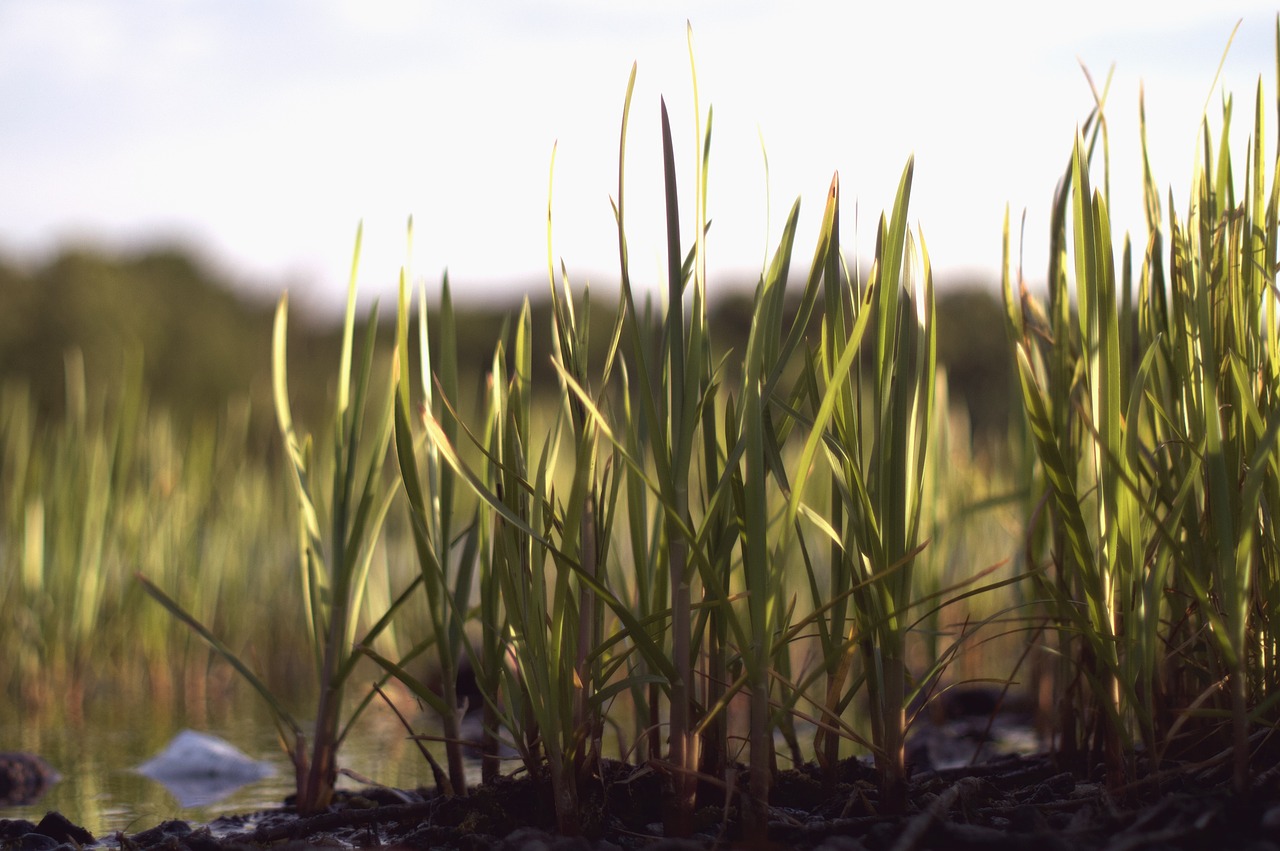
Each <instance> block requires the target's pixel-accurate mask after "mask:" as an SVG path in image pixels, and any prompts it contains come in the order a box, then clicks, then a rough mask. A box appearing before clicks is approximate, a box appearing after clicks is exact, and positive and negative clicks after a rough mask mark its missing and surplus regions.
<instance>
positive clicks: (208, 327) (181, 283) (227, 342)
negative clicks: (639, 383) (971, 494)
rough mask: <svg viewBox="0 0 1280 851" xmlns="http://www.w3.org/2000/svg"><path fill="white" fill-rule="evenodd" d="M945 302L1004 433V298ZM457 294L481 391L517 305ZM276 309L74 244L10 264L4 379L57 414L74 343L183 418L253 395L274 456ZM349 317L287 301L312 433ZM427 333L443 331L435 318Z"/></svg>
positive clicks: (187, 260) (718, 319)
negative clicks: (35, 262) (31, 263)
mask: <svg viewBox="0 0 1280 851" xmlns="http://www.w3.org/2000/svg"><path fill="white" fill-rule="evenodd" d="M429 289H432V290H433V289H435V288H430V287H429ZM721 289H722V290H724V291H727V292H728V293H729V294H727V295H724V296H722V297H720V298H718V299H716V300H715V301H714V302H713V303H712V305H711V307H710V308H709V309H710V311H711V313H712V316H711V324H712V327H713V328H715V329H716V332H717V334H718V337H717V341H716V342H717V345H719V346H721V347H724V348H732V349H733V350H735V351H739V352H741V351H743V350H744V349H745V346H746V340H747V333H748V331H749V322H750V310H751V296H750V287H749V286H745V285H743V286H732V287H730V286H725V287H722V288H721ZM533 291H534V292H535V293H538V296H537V297H536V300H534V301H533V303H532V311H533V324H534V328H535V329H549V328H550V327H551V313H550V307H549V304H548V302H547V300H546V299H545V298H544V297H542V296H543V294H544V293H545V290H540V289H536V288H535V289H534V290H533ZM606 294H610V290H609V288H608V287H607V286H597V287H594V288H593V298H594V299H595V304H594V305H593V307H592V331H591V335H592V340H593V342H594V343H595V344H598V345H600V346H601V347H603V346H604V344H605V343H606V342H607V341H608V337H609V332H610V330H611V323H612V321H613V317H614V310H613V305H612V304H611V303H610V297H611V296H606ZM937 298H938V314H937V315H938V361H939V363H940V364H941V365H943V366H945V367H946V369H947V373H948V376H949V379H950V386H951V395H952V400H953V402H955V403H959V404H967V406H968V408H969V412H970V416H971V419H972V423H973V427H974V432H975V436H977V437H978V438H980V439H981V438H983V437H987V436H994V437H996V438H997V439H999V436H1000V435H1001V434H1002V433H1003V432H1004V431H1005V429H1007V427H1008V417H1009V399H1010V392H1009V391H1010V387H1011V383H1010V382H1011V380H1012V373H1011V371H1010V363H1009V360H1010V359H1009V356H1008V351H1007V343H1006V340H1005V335H1004V331H1003V326H1002V324H1001V323H1002V318H1001V308H1000V304H999V301H998V298H997V296H996V294H995V292H994V289H993V288H992V287H990V286H983V285H980V284H978V283H976V282H974V283H970V284H967V285H963V284H951V285H946V286H940V287H939V290H938V296H937ZM455 299H456V301H457V306H456V310H457V326H458V343H459V348H460V354H461V361H462V363H461V368H462V369H463V371H464V373H463V376H462V381H463V385H464V386H468V385H469V386H472V387H478V386H479V383H480V382H481V381H482V380H483V376H484V374H485V372H486V371H487V370H488V368H489V366H490V363H491V361H492V357H493V347H494V344H495V343H496V342H497V340H498V338H499V335H500V334H501V333H502V329H503V328H504V326H505V324H506V323H507V322H508V320H509V318H510V317H512V316H513V315H514V314H515V313H516V312H517V310H518V308H519V304H518V303H515V302H514V301H513V302H512V303H510V304H502V305H494V304H492V303H484V304H478V303H474V302H470V301H468V300H467V299H466V298H465V294H460V293H457V292H455ZM274 308H275V305H274V298H270V297H259V298H253V297H250V296H248V295H246V294H245V293H244V292H243V290H241V291H239V292H237V291H236V290H235V289H233V287H232V286H231V285H230V282H229V281H227V280H226V279H225V277H224V276H221V275H219V274H218V273H217V272H215V271H214V270H212V269H211V268H210V267H209V266H208V265H207V264H203V263H202V262H200V261H199V260H197V259H196V258H195V256H194V255H193V254H191V253H189V252H186V251H184V250H183V249H182V248H179V247H163V248H154V249H150V250H147V251H142V252H136V253H103V252H96V251H89V250H84V249H68V250H66V251H64V252H62V253H60V254H58V255H57V256H55V257H53V258H52V259H51V260H49V261H47V262H46V263H44V264H43V265H39V266H36V267H30V268H23V267H19V266H18V265H16V264H13V263H7V262H4V261H3V260H0V382H3V383H5V384H14V383H18V384H21V385H25V386H26V387H27V388H28V389H29V392H30V393H31V394H32V397H33V398H34V400H35V401H36V404H37V407H38V410H39V411H40V412H41V414H42V415H44V416H46V417H53V418H56V417H59V416H61V414H62V413H63V411H64V408H65V370H66V366H65V359H66V356H67V354H68V353H69V352H75V351H78V352H79V353H81V354H82V355H83V359H84V363H85V376H86V379H87V386H88V388H89V391H90V397H91V398H94V397H95V396H97V395H99V394H102V395H104V396H110V393H111V390H112V388H113V387H116V386H118V385H119V383H120V382H121V381H122V380H124V379H126V378H133V379H141V382H142V386H143V387H144V388H146V391H147V393H148V394H149V403H150V404H151V405H152V406H153V407H161V408H165V409H167V410H168V411H169V412H170V414H171V415H172V416H173V417H174V419H175V420H176V422H177V423H179V424H182V423H184V422H186V423H189V422H191V420H192V419H193V418H209V417H219V416H222V415H223V414H224V413H225V412H226V410H227V406H228V405H230V404H245V403H246V402H247V403H248V405H249V407H250V411H251V415H250V421H251V428H252V433H253V436H254V439H255V441H258V442H260V444H259V445H261V446H262V447H263V448H264V450H269V449H270V447H271V445H272V443H273V441H274V440H275V420H274V412H273V408H272V404H271V324H272V314H273V311H274ZM380 318H381V320H382V322H383V323H391V322H393V321H394V304H393V303H387V304H384V305H383V306H382V309H381V312H380ZM362 319H363V316H362ZM339 322H340V319H339V317H336V316H325V317H318V316H316V315H314V314H307V313H305V312H303V311H300V310H299V309H298V307H297V305H291V315H290V320H289V332H290V338H289V389H290V394H291V397H292V399H293V404H294V412H295V415H296V416H297V417H298V418H299V419H300V420H302V421H303V422H305V423H306V424H307V425H308V426H310V427H312V428H314V427H316V426H318V425H319V423H318V418H319V417H320V415H321V412H322V411H323V410H324V409H325V400H326V398H327V397H328V395H329V394H330V393H331V392H332V387H331V384H332V381H333V373H334V372H335V371H336V366H337V361H338V351H339V344H340V340H341V328H340V327H339ZM431 332H432V333H433V334H438V331H437V329H436V327H435V322H434V317H432V325H431ZM392 336H393V335H392V333H391V331H390V329H385V330H384V331H383V332H382V333H381V334H380V341H381V346H382V356H383V357H386V356H387V355H388V354H389V348H388V347H389V341H390V340H391V338H392ZM436 339H438V336H437V337H436ZM552 344H553V342H552V335H551V334H550V333H549V331H548V332H547V333H536V334H535V335H534V346H535V351H534V362H535V363H536V364H542V365H543V369H544V370H545V372H544V374H542V375H539V376H535V386H543V387H547V386H551V387H554V386H555V383H554V382H555V377H554V374H553V372H552V370H551V368H550V366H549V363H550V360H549V359H550V353H551V345H552ZM730 362H731V361H730ZM468 366H470V367H472V368H473V369H472V372H471V375H470V376H467V375H466V370H467V367H468ZM139 373H140V374H139Z"/></svg>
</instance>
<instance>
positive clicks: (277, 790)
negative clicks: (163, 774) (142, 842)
mask: <svg viewBox="0 0 1280 851" xmlns="http://www.w3.org/2000/svg"><path fill="white" fill-rule="evenodd" d="M130 709H133V710H136V711H125V710H124V709H122V708H120V707H114V708H107V709H104V710H99V711H94V712H90V711H89V710H86V717H85V718H84V719H83V722H82V723H79V722H77V723H74V724H68V723H66V722H58V721H53V720H51V719H47V718H46V719H33V718H30V717H27V718H24V719H22V720H21V721H14V722H10V723H7V724H0V750H24V751H29V752H33V753H38V754H40V755H41V756H42V757H44V759H45V760H46V761H47V762H49V764H50V765H52V766H53V767H54V768H55V769H56V770H57V771H58V773H59V775H61V779H59V780H58V782H56V783H55V784H54V785H53V786H51V787H50V788H49V790H48V791H47V792H46V793H45V794H44V796H43V797H42V798H41V799H40V800H39V801H37V802H36V803H34V804H32V805H29V806H14V807H0V818H9V819H17V818H23V819H29V820H31V821H34V822H38V821H39V820H40V819H41V818H43V817H44V815H45V813H47V812H49V811H50V810H56V811H58V812H60V813H62V814H63V815H65V816H66V817H67V818H69V819H70V820H71V821H72V822H74V823H76V824H78V825H81V826H82V827H84V828H86V829H88V830H89V831H90V832H91V833H93V835H94V836H95V837H97V838H98V839H99V840H102V839H109V838H111V836H112V835H113V834H115V833H116V832H117V831H123V832H124V833H129V834H131V833H136V832H138V831H140V830H145V829H147V828H148V827H152V826H154V825H156V824H159V823H160V822H162V821H165V820H167V819H183V820H185V821H189V822H192V823H200V824H205V823H208V822H210V821H212V820H213V819H215V818H217V817H218V816H220V815H229V814H244V813H250V812H254V811H257V810H262V809H271V808H274V807H278V806H279V805H280V804H282V803H283V801H284V799H285V797H286V796H287V795H290V794H292V793H293V791H294V787H295V780H294V770H293V765H292V763H290V762H289V759H288V757H287V756H286V755H285V754H284V751H283V750H281V748H280V744H279V738H278V736H277V733H276V728H275V726H274V725H273V724H272V723H271V720H270V718H269V716H267V715H266V713H265V712H263V711H262V710H261V708H260V707H259V706H257V705H256V704H251V705H249V706H246V707H244V708H243V709H240V710H239V711H237V712H236V713H234V715H233V716H231V717H229V718H225V719H217V720H212V721H207V722H206V723H204V724H196V723H190V722H189V719H186V718H182V717H175V716H167V715H162V714H158V713H156V712H155V711H154V710H150V709H146V708H137V707H130ZM419 720H421V719H419ZM415 725H416V722H415ZM184 727H190V728H192V729H198V730H200V731H201V732H207V733H211V734H213V735H215V736H219V737H221V738H223V739H226V740H227V741H228V742H230V743H231V744H232V745H234V746H235V747H236V748H238V749H239V750H241V751H243V752H244V753H245V754H246V755H248V756H250V757H251V758H253V759H255V760H262V761H266V762H269V763H270V764H271V765H272V766H273V767H274V768H275V772H274V774H272V775H271V776H270V777H267V778H265V779H262V780H259V781H256V782H254V783H250V784H248V785H246V786H243V787H241V788H239V789H237V790H235V791H234V792H232V793H230V794H228V795H227V796H226V797H223V798H220V799H218V800H216V801H212V802H209V803H206V804H204V805H202V806H193V807H184V806H183V805H182V804H181V803H180V802H179V801H178V799H177V798H176V797H175V796H174V795H173V794H172V793H170V792H169V790H167V789H166V788H165V787H164V786H163V785H162V784H160V783H158V782H156V781H153V780H150V779H148V778H146V777H144V776H142V775H141V774H139V773H137V772H136V771H134V770H133V769H134V768H135V767H136V766H138V765H140V764H142V763H143V762H145V761H146V760H148V759H150V758H151V757H152V756H154V755H156V754H157V753H159V752H160V751H161V750H163V749H164V747H165V745H167V744H168V742H169V741H170V740H171V739H172V738H173V736H174V735H176V734H177V733H178V732H179V731H180V730H182V729H183V728H184ZM425 727H426V724H425V723H424V724H422V725H421V726H420V727H419V728H420V729H421V728H425ZM423 731H424V732H430V731H429V730H427V729H423ZM437 758H439V756H438V755H437ZM339 766H340V767H341V768H345V769H349V770H351V771H354V772H356V773H358V774H359V775H361V776H363V777H366V778H369V779H370V780H373V781H376V782H378V783H380V784H383V785H386V786H391V787H395V788H399V789H415V788H418V787H420V786H429V785H431V784H432V782H433V781H432V777H431V769H430V766H429V765H428V764H427V763H426V761H425V760H424V759H423V758H422V755H421V754H420V753H419V752H418V750H417V747H416V746H415V745H414V744H413V743H412V742H410V741H408V740H407V739H406V734H405V731H404V729H403V727H400V726H399V725H398V724H397V723H395V722H394V719H392V718H391V717H390V713H389V712H387V711H386V710H385V709H378V710H376V711H375V710H374V709H370V710H369V712H367V713H366V717H362V718H361V719H360V721H359V722H358V723H357V724H356V727H355V728H354V730H353V731H352V733H351V734H350V736H348V738H347V740H346V741H345V742H344V743H343V746H342V749H341V751H340V753H339ZM338 785H339V788H359V787H360V786H362V785H365V784H362V783H357V782H356V781H354V780H352V779H350V778H348V777H340V778H339V783H338Z"/></svg>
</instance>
